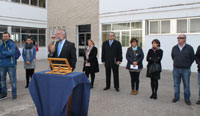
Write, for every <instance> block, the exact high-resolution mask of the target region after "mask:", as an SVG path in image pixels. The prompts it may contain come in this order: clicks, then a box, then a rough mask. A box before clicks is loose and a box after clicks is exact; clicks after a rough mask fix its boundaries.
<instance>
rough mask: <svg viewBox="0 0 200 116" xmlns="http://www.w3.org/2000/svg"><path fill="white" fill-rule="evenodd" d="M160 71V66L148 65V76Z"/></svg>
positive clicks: (155, 64)
mask: <svg viewBox="0 0 200 116" xmlns="http://www.w3.org/2000/svg"><path fill="white" fill-rule="evenodd" d="M161 70H162V67H161V65H160V64H157V63H153V64H151V65H150V67H149V70H148V72H149V74H152V73H155V72H161Z"/></svg>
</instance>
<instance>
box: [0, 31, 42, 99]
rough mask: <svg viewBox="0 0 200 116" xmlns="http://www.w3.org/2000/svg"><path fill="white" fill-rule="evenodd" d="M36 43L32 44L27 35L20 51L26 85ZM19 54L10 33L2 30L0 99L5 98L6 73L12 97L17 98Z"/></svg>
mask: <svg viewBox="0 0 200 116" xmlns="http://www.w3.org/2000/svg"><path fill="white" fill-rule="evenodd" d="M37 50H38V47H37V45H36V44H35V45H34V42H33V40H32V39H31V37H27V39H26V43H25V46H24V48H23V51H22V57H23V59H24V69H25V71H26V86H25V88H28V86H29V78H31V77H32V75H33V74H34V69H35V60H36V51H37ZM20 56H21V53H20V51H19V49H18V47H17V46H16V45H15V43H14V41H13V40H11V38H10V33H8V32H4V33H3V39H2V42H1V44H0V100H2V99H5V98H7V82H6V76H7V73H8V74H9V77H10V84H11V88H12V99H17V75H16V65H17V59H18V58H19V57H20Z"/></svg>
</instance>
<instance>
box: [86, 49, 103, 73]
mask: <svg viewBox="0 0 200 116" xmlns="http://www.w3.org/2000/svg"><path fill="white" fill-rule="evenodd" d="M86 60H87V59H86V55H84V65H83V71H85V61H86ZM87 62H89V63H90V71H91V73H96V72H99V63H98V60H97V48H96V47H95V46H94V47H93V48H92V49H91V51H90V54H89V58H88V60H87Z"/></svg>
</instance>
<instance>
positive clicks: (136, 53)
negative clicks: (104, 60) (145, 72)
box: [126, 38, 144, 95]
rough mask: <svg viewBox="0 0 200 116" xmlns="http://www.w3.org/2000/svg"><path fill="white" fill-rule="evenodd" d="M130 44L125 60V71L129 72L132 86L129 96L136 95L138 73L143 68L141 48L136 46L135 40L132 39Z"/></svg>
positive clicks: (136, 41)
mask: <svg viewBox="0 0 200 116" xmlns="http://www.w3.org/2000/svg"><path fill="white" fill-rule="evenodd" d="M130 43H131V47H129V48H128V49H127V52H126V59H127V66H126V69H128V70H129V73H130V76H131V86H132V91H131V95H137V94H138V90H139V76H140V71H141V70H142V68H143V64H142V61H143V59H144V53H143V50H142V48H140V47H139V46H137V44H138V40H137V39H136V38H132V39H131V41H130Z"/></svg>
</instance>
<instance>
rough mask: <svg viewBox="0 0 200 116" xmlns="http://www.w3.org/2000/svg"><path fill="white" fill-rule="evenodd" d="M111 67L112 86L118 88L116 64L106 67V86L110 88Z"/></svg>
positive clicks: (117, 68)
mask: <svg viewBox="0 0 200 116" xmlns="http://www.w3.org/2000/svg"><path fill="white" fill-rule="evenodd" d="M111 69H112V71H113V76H114V87H115V88H117V89H118V88H119V67H118V66H112V67H106V88H110V83H111Z"/></svg>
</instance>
